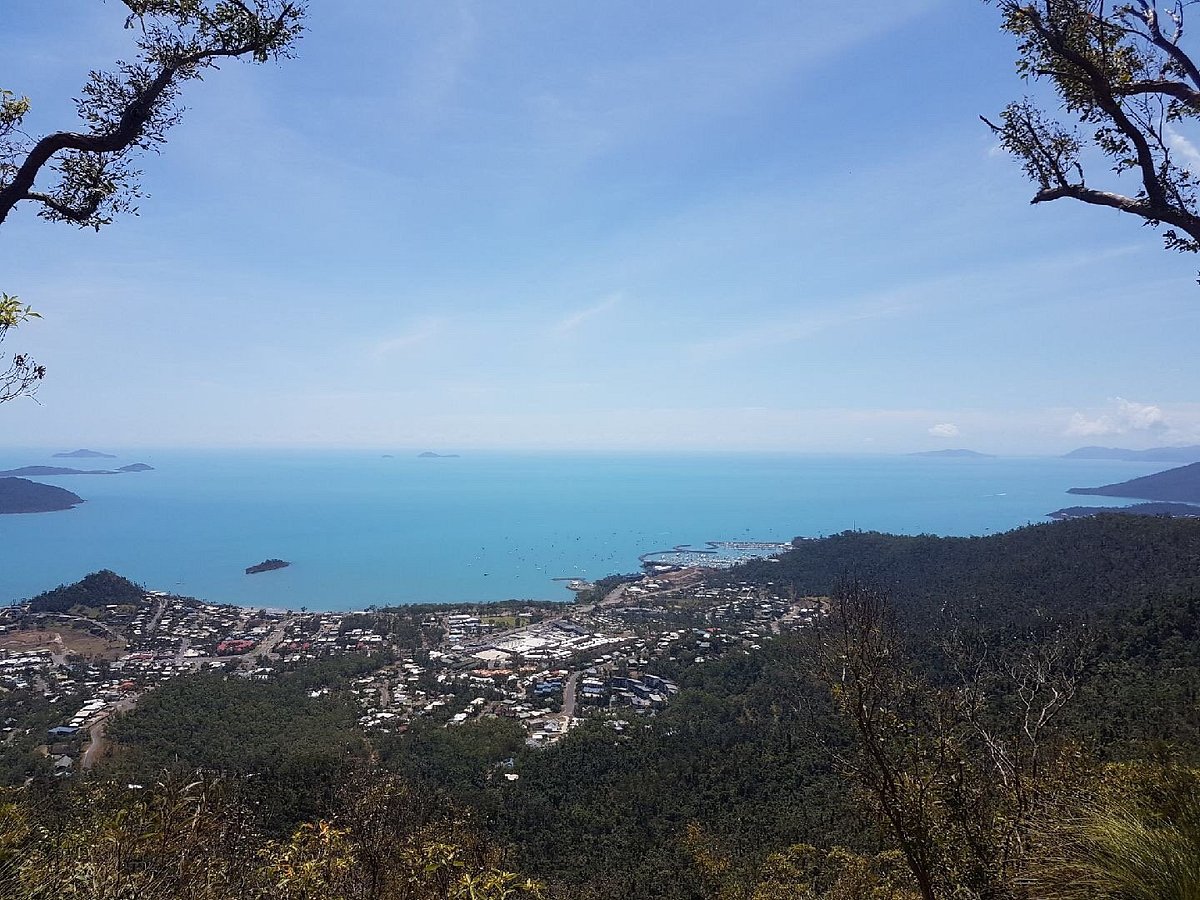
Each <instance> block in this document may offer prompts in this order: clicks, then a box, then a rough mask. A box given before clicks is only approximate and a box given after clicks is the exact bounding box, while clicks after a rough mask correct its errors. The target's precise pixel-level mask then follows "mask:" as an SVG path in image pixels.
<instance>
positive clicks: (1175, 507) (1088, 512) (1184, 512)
mask: <svg viewBox="0 0 1200 900" xmlns="http://www.w3.org/2000/svg"><path fill="white" fill-rule="evenodd" d="M1110 514H1116V515H1120V516H1176V517H1181V518H1185V519H1194V518H1200V506H1193V505H1192V504H1190V503H1135V504H1133V506H1068V507H1066V508H1064V509H1056V510H1055V511H1054V512H1052V513H1050V518H1051V519H1085V518H1087V517H1088V516H1099V515H1110Z"/></svg>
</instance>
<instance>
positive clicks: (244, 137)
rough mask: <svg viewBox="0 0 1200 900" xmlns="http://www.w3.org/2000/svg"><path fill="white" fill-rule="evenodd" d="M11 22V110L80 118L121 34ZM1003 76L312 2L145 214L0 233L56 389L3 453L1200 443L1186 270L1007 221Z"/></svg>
mask: <svg viewBox="0 0 1200 900" xmlns="http://www.w3.org/2000/svg"><path fill="white" fill-rule="evenodd" d="M4 7H5V8H4V15H3V20H4V26H3V29H2V30H0V59H3V60H4V62H3V66H2V68H0V86H3V87H6V88H9V89H11V90H14V91H16V92H17V93H19V94H25V95H28V96H29V97H30V99H31V100H32V102H33V112H32V113H31V115H30V117H29V118H28V119H27V128H28V130H29V131H30V132H31V133H32V134H34V135H37V134H41V133H45V132H47V131H54V130H59V129H64V128H66V129H73V128H78V127H79V126H78V125H77V123H76V121H75V119H74V118H73V107H72V104H71V98H72V97H75V96H78V92H79V89H80V86H81V85H82V84H83V80H84V77H85V74H86V72H87V71H88V70H89V69H91V68H106V67H111V66H112V64H113V61H114V60H117V59H120V58H123V57H128V56H130V55H132V53H133V50H132V44H131V39H130V35H129V33H128V32H126V31H124V30H123V28H122V24H123V21H124V17H123V16H122V14H121V13H122V9H123V7H122V6H121V5H120V4H118V3H116V2H108V3H97V2H95V0H56V2H54V3H52V4H48V3H45V2H44V0H5V4H4ZM1014 57H1015V51H1014V48H1013V44H1012V40H1011V38H1009V37H1008V36H1007V35H1004V34H1002V33H1001V32H1000V31H999V28H998V13H997V11H996V9H995V8H994V6H991V5H988V4H985V3H983V2H969V0H968V2H964V0H862V2H858V3H855V4H829V3H825V4H816V3H807V2H805V3H797V2H795V0H779V2H775V0H743V2H738V3H731V2H713V0H696V2H692V3H688V4H648V3H644V2H635V0H608V2H604V3H594V2H586V0H554V2H550V0H487V2H469V0H436V2H435V0H421V2H397V0H355V2H353V3H331V2H328V0H314V2H313V3H312V6H311V10H310V16H309V20H308V31H307V33H306V35H305V36H304V38H303V40H302V42H301V43H300V45H299V47H298V51H297V55H296V58H295V59H292V60H287V61H283V62H281V63H278V64H274V63H272V64H268V65H266V66H255V65H251V64H240V63H229V64H225V65H223V66H222V68H221V69H220V71H213V72H210V73H208V74H207V75H206V77H205V79H204V81H203V82H202V83H191V84H188V85H187V86H186V89H185V92H184V102H185V105H186V107H187V112H186V114H185V117H184V119H183V121H182V123H181V124H180V125H178V126H177V127H176V128H175V129H174V130H173V131H172V132H171V133H170V137H169V141H168V143H167V144H166V145H165V146H164V147H163V148H162V152H161V153H160V154H157V155H151V156H148V157H146V158H145V159H144V160H143V161H142V164H141V168H142V169H143V171H144V176H143V179H142V183H143V186H144V188H145V191H146V193H147V196H146V197H145V198H143V199H142V200H141V202H140V204H139V205H140V214H139V215H137V216H136V217H125V218H122V219H119V220H118V221H117V222H115V223H114V224H113V225H111V226H109V227H107V228H104V229H102V230H101V231H100V232H99V233H96V232H93V231H90V230H89V231H80V230H77V229H73V228H71V227H69V226H66V225H62V224H53V223H47V222H44V221H42V220H40V219H38V218H37V217H36V215H35V210H33V209H31V208H28V205H26V207H24V208H21V207H19V208H18V211H17V212H15V213H14V214H13V215H12V216H10V218H9V220H8V222H6V223H5V224H4V225H3V226H2V227H0V273H2V274H0V279H2V281H0V289H3V290H4V291H6V292H7V293H9V294H16V295H18V296H20V298H21V299H22V300H23V301H25V302H28V303H30V304H31V305H33V306H34V307H35V308H36V309H37V310H38V311H40V312H41V313H42V315H43V318H42V319H41V320H39V321H37V322H34V323H30V324H27V325H25V326H22V327H21V328H20V329H19V330H17V331H16V332H14V333H12V334H10V336H9V340H8V341H7V342H6V344H5V346H4V347H3V348H2V349H3V350H4V351H8V352H12V351H18V350H19V351H26V352H29V353H32V354H33V355H34V356H35V357H36V358H37V359H38V360H39V361H40V362H43V363H44V364H46V365H47V366H48V368H49V375H48V378H47V380H46V381H45V383H44V386H43V387H42V389H41V391H40V393H39V395H38V399H37V401H36V402H34V401H32V400H20V401H14V402H10V403H7V404H5V405H4V406H3V407H0V446H45V447H51V446H53V447H61V448H63V449H69V448H73V447H77V446H115V447H140V446H146V447H273V446H303V447H379V448H397V449H400V448H419V449H428V448H432V449H436V450H442V451H452V450H461V449H470V448H480V449H485V448H486V449H501V450H520V451H531V450H601V451H605V450H613V451H618V450H620V451H625V450H631V451H642V450H649V451H692V450H738V451H772V452H775V451H785V452H800V453H809V452H818V453H827V452H832V453H860V452H866V453H876V452H879V453H891V452H906V451H917V450H933V449H940V448H957V447H969V448H973V449H976V450H980V451H985V452H993V453H1005V454H1042V453H1061V452H1064V451H1066V450H1069V449H1071V448H1073V447H1077V446H1081V445H1086V444H1103V445H1109V446H1127V447H1146V446H1158V445H1163V444H1178V443H1188V442H1200V396H1198V392H1197V387H1198V384H1197V376H1196V367H1195V337H1196V335H1197V333H1198V332H1200V327H1198V326H1200V286H1197V284H1196V274H1197V269H1200V259H1198V258H1196V257H1187V256H1182V255H1173V254H1168V253H1167V252H1165V251H1164V250H1163V249H1162V248H1161V240H1160V239H1159V238H1158V237H1157V236H1156V235H1155V233H1154V232H1153V231H1152V230H1151V229H1148V228H1145V227H1142V226H1141V225H1140V222H1139V221H1138V220H1135V219H1131V218H1128V217H1122V216H1121V215H1120V214H1118V213H1116V212H1113V211H1108V210H1099V209H1096V208H1089V207H1084V206H1082V205H1080V204H1072V203H1071V202H1070V201H1060V202H1058V203H1053V204H1042V205H1039V206H1036V207H1035V206H1031V205H1030V204H1029V202H1028V201H1029V199H1030V197H1031V196H1032V194H1033V188H1032V186H1031V185H1030V184H1029V183H1028V182H1027V181H1025V179H1024V177H1023V176H1022V174H1021V172H1020V169H1019V166H1018V165H1017V164H1016V163H1015V162H1013V160H1011V159H1010V158H1008V157H1007V156H1006V155H1004V154H1003V153H1002V152H1000V151H999V150H998V148H997V146H996V142H995V140H994V138H993V136H992V135H991V134H990V133H989V131H988V130H987V129H986V128H985V127H984V126H983V124H982V123H981V122H980V121H979V118H978V117H979V115H980V114H986V115H989V116H992V115H995V114H996V113H998V111H999V110H1000V109H1001V108H1002V107H1003V105H1004V104H1005V103H1006V102H1007V101H1008V100H1011V99H1014V98H1016V97H1019V96H1020V95H1021V94H1022V93H1027V92H1030V91H1031V90H1036V89H1035V88H1031V87H1030V86H1028V85H1025V84H1023V83H1022V82H1021V81H1020V80H1019V79H1018V78H1017V76H1016V75H1015V74H1014V67H1013V62H1014ZM1189 137H1191V138H1192V139H1193V140H1195V141H1197V142H1200V135H1195V136H1191V135H1189V134H1188V133H1187V132H1186V130H1184V131H1182V132H1181V135H1180V141H1181V145H1180V146H1181V152H1185V151H1186V152H1190V153H1192V154H1193V155H1194V154H1195V153H1196V151H1195V150H1194V148H1193V145H1192V144H1191V143H1189V142H1188V138H1189ZM1101 177H1102V174H1100V175H1098V176H1097V178H1101Z"/></svg>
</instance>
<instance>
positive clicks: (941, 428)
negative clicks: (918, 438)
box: [929, 422, 959, 438]
mask: <svg viewBox="0 0 1200 900" xmlns="http://www.w3.org/2000/svg"><path fill="white" fill-rule="evenodd" d="M929 433H930V434H931V435H933V436H934V437H943V438H952V437H958V435H959V431H958V426H957V425H954V424H952V423H950V422H943V423H942V424H941V425H934V426H933V427H932V428H930V429H929Z"/></svg>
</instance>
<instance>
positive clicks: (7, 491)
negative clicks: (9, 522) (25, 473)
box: [0, 478, 84, 515]
mask: <svg viewBox="0 0 1200 900" xmlns="http://www.w3.org/2000/svg"><path fill="white" fill-rule="evenodd" d="M83 502H84V501H83V498H82V497H80V496H79V495H78V494H72V493H71V492H70V491H68V490H64V489H63V488H60V487H55V486H54V485H52V484H41V483H39V482H37V481H30V480H28V479H27V478H0V515H6V514H11V513H39V512H57V511H59V510H62V509H71V508H72V507H74V506H78V505H79V504H80V503H83Z"/></svg>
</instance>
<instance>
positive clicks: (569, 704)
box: [559, 672, 579, 719]
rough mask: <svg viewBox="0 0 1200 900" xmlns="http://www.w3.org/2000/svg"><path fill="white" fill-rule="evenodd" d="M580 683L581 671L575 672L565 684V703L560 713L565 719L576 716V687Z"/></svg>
mask: <svg viewBox="0 0 1200 900" xmlns="http://www.w3.org/2000/svg"><path fill="white" fill-rule="evenodd" d="M578 684H579V673H578V672H573V673H572V674H571V677H570V678H568V679H567V683H566V684H564V685H563V705H562V711H561V712H560V713H559V715H560V716H561V717H562V718H563V719H571V718H574V717H575V688H576V686H578Z"/></svg>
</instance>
